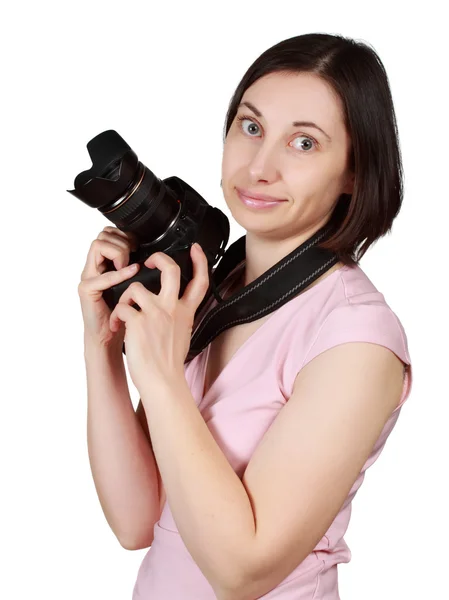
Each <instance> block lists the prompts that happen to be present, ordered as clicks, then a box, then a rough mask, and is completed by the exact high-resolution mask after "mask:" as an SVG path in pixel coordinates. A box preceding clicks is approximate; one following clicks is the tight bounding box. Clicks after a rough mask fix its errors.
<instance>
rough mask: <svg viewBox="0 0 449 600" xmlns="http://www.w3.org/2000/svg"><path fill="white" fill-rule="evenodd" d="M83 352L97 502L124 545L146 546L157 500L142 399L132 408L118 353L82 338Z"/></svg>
mask: <svg viewBox="0 0 449 600" xmlns="http://www.w3.org/2000/svg"><path fill="white" fill-rule="evenodd" d="M84 357H85V362H86V374H87V394H88V412H87V442H88V452H89V461H90V466H91V471H92V476H93V479H94V483H95V488H96V490H97V494H98V498H99V500H100V504H101V507H102V509H103V512H104V515H105V517H106V520H107V522H108V523H109V525H110V527H111V529H112V531H113V532H114V534H115V535H116V537H117V539H118V540H119V542H120V543H121V545H122V546H123V547H124V548H127V549H135V548H137V547H145V546H150V545H151V543H152V541H153V527H154V524H155V523H156V521H158V520H159V518H160V513H161V506H162V502H160V499H159V481H160V474H159V470H158V467H157V464H156V461H155V458H154V453H153V448H152V445H151V439H150V435H149V432H148V424H147V421H146V416H145V412H144V410H143V407H142V403H141V401H139V406H138V407H137V410H136V411H134V408H133V405H132V401H131V397H130V394H129V388H128V382H127V378H126V371H125V365H124V362H123V357H122V355H121V354H120V355H118V354H117V353H116V352H115V353H114V352H112V351H108V350H107V349H105V348H103V347H99V346H94V345H91V344H89V343H85V350H84ZM161 488H162V486H161ZM162 490H163V488H162ZM163 499H164V498H162V500H163Z"/></svg>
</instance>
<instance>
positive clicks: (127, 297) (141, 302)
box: [118, 281, 156, 312]
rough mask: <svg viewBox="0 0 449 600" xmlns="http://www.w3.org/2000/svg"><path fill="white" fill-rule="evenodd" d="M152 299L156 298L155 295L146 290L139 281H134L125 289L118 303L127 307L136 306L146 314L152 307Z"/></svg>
mask: <svg viewBox="0 0 449 600" xmlns="http://www.w3.org/2000/svg"><path fill="white" fill-rule="evenodd" d="M152 297H156V294H153V292H150V291H149V290H147V288H146V287H145V286H144V285H143V284H142V283H140V281H134V282H133V283H131V285H129V286H128V287H127V288H126V290H125V291H124V292H123V294H122V295H121V296H120V298H119V300H118V301H119V303H120V302H122V303H123V304H128V305H129V306H133V305H134V304H137V305H138V306H140V309H141V310H142V311H146V312H148V311H149V310H151V308H152V307H153V306H154V302H153V301H152Z"/></svg>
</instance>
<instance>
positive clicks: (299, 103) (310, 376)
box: [105, 34, 412, 600]
mask: <svg viewBox="0 0 449 600" xmlns="http://www.w3.org/2000/svg"><path fill="white" fill-rule="evenodd" d="M401 177H402V172H401V159H400V151H399V145H398V137H397V128H396V121H395V115H394V108H393V103H392V99H391V94H390V90H389V86H388V80H387V76H386V74H385V71H384V68H383V66H382V63H381V61H380V60H379V58H378V57H377V55H376V54H375V52H374V51H373V50H372V49H371V48H369V47H368V46H366V45H364V44H362V43H356V42H355V41H353V40H351V39H347V38H344V37H340V36H335V35H325V34H308V35H302V36H298V37H294V38H292V39H288V40H285V41H283V42H281V43H279V44H277V45H275V46H274V47H272V48H270V49H269V50H267V51H266V52H264V53H263V54H262V55H261V56H260V57H259V58H258V59H257V60H256V61H255V62H254V64H253V65H252V66H251V67H250V68H249V69H248V71H247V72H246V73H245V75H244V77H243V79H242V81H241V82H240V83H239V85H238V87H237V89H236V91H235V93H234V96H233V98H232V100H231V103H230V106H229V110H228V114H227V118H226V128H225V144H224V153H223V163H222V188H223V194H224V197H225V200H226V203H227V205H228V207H229V209H230V211H231V213H232V215H233V217H234V219H235V220H236V221H237V222H238V223H239V224H240V225H241V226H242V227H243V228H244V229H245V230H246V259H245V261H243V262H242V263H241V264H239V265H238V266H237V267H236V268H235V269H234V270H233V271H232V272H231V273H230V275H229V277H228V278H227V279H226V280H225V281H224V282H223V284H222V286H221V290H220V291H221V295H224V297H225V298H226V297H229V295H231V294H233V293H235V292H236V291H237V290H238V289H241V288H242V287H244V286H247V285H248V284H250V283H251V282H252V281H254V280H255V279H256V278H258V277H259V276H260V275H262V274H263V273H264V272H265V271H267V270H268V269H270V268H271V267H273V266H274V265H275V264H276V263H277V262H278V261H280V260H281V259H283V258H284V257H285V256H286V255H288V254H289V253H290V252H292V251H293V250H294V249H295V248H297V247H298V246H299V245H301V244H303V243H304V242H305V241H306V240H307V239H309V238H310V237H311V236H312V235H313V234H314V233H315V232H316V231H318V230H319V229H321V228H322V227H323V226H324V225H325V224H326V223H330V224H332V227H333V229H332V232H333V235H332V236H331V237H330V238H328V239H327V241H326V244H324V246H325V247H326V248H329V249H331V250H333V251H335V252H337V253H338V256H339V262H338V263H337V264H335V265H334V266H333V267H331V268H330V269H329V270H328V271H326V272H324V273H323V274H322V275H321V276H320V277H319V278H318V279H316V280H315V281H314V282H313V283H312V284H311V285H310V286H309V287H308V288H306V289H305V290H303V291H302V292H301V293H299V294H298V295H297V296H296V297H294V298H293V299H292V300H290V301H289V302H287V303H286V304H284V305H283V306H281V307H280V308H278V309H277V310H275V311H273V312H272V313H269V314H268V315H265V316H264V317H262V318H261V319H259V320H256V321H253V322H251V323H245V324H241V325H237V326H234V327H231V328H229V329H227V330H225V331H224V332H222V333H221V334H220V335H218V336H217V337H216V338H215V339H214V340H213V341H212V342H211V343H210V344H209V346H207V347H206V348H205V349H204V351H203V352H201V353H200V354H199V355H198V356H196V357H195V358H194V359H193V360H192V361H190V362H189V363H187V364H186V366H185V373H184V376H185V382H186V385H187V387H188V391H187V392H186V390H185V388H184V387H183V386H180V387H174V388H173V389H175V390H176V392H177V396H183V400H182V402H177V401H176V399H175V398H173V396H176V394H175V393H174V391H173V389H170V390H169V389H168V388H167V389H166V388H164V387H160V388H158V391H160V396H161V397H163V399H161V398H159V402H154V403H153V404H151V400H150V398H149V396H150V395H151V394H146V397H145V398H144V396H142V401H143V404H144V408H145V411H143V406H142V402H141V403H140V404H139V407H138V410H137V414H138V416H139V420H140V423H141V425H142V428H143V430H144V431H145V433H146V435H147V438H148V440H149V441H150V443H152V449H153V451H154V456H155V459H156V465H157V467H158V476H159V499H160V503H161V505H160V506H161V514H157V515H155V514H154V515H153V516H154V519H153V522H154V521H155V522H154V532H153V531H151V535H150V532H149V529H150V527H149V526H148V527H147V531H142V533H141V534H140V536H137V535H135V536H134V538H133V539H132V540H131V541H129V542H128V544H127V545H126V546H125V547H129V548H133V549H137V548H144V547H147V546H149V545H150V544H151V548H150V550H149V551H148V552H147V554H146V556H145V558H144V560H143V562H142V564H141V567H140V569H139V573H138V577H137V581H136V583H135V587H134V594H133V599H134V600H139V599H142V600H143V599H145V600H146V599H147V598H148V599H150V598H154V599H157V600H163V599H175V598H183V599H185V600H187V599H190V598H191V599H195V600H200V599H201V600H203V599H204V600H206V599H213V598H222V599H227V598H230V599H231V598H232V600H239V599H242V600H250V599H253V598H267V599H271V598H276V599H282V600H290V599H297V598H302V599H310V600H312V599H313V600H318V599H323V600H324V599H326V600H336V599H338V598H339V593H338V577H337V565H338V564H339V563H345V562H349V560H350V558H351V554H350V550H349V548H348V546H347V545H346V543H345V541H344V539H343V536H344V533H345V532H346V530H347V527H348V524H349V518H350V512H351V502H352V499H353V497H354V495H355V493H356V491H357V490H358V488H359V487H360V485H361V483H362V481H363V478H364V474H365V471H366V469H367V468H368V467H369V466H370V465H371V464H373V463H374V461H375V460H376V459H377V457H378V456H379V454H380V452H381V451H382V449H383V447H384V444H385V442H386V440H387V438H388V436H389V434H390V433H391V431H392V429H393V427H394V425H395V423H396V421H397V418H398V416H399V412H400V408H401V407H402V405H403V403H404V402H405V400H406V399H407V398H408V396H409V394H410V389H411V383H412V375H411V360H410V355H409V352H408V347H407V340H406V336H405V332H404V329H403V327H402V325H401V323H400V321H399V319H398V318H397V316H396V315H395V313H394V312H393V311H392V310H391V308H390V307H389V306H388V304H387V302H386V300H385V298H384V296H383V295H382V294H381V293H380V292H379V291H378V290H377V289H376V287H375V286H374V285H373V283H372V282H371V281H370V279H369V278H368V276H367V275H366V274H365V273H364V271H363V270H362V269H361V268H360V266H359V264H358V263H359V261H360V259H361V257H362V256H363V255H364V253H365V252H366V251H367V250H368V248H369V247H370V246H371V245H372V244H373V243H374V242H375V241H376V240H377V239H379V238H380V237H381V236H383V235H385V234H386V233H388V232H389V231H390V230H391V227H392V223H393V220H394V218H395V217H396V215H397V214H398V212H399V209H400V207H401V202H402V179H401ZM257 197H259V200H254V198H257ZM270 201H273V202H272V203H270ZM109 235H112V234H109ZM105 239H106V238H105ZM110 241H111V242H112V237H111V238H110ZM194 256H196V259H195V260H197V261H198V263H197V264H198V265H203V266H204V261H203V263H201V260H203V258H201V259H200V258H199V255H196V254H194ZM161 263H162V261H161ZM153 264H157V266H159V264H158V263H156V262H154V263H153ZM201 268H203V267H201V266H197V269H198V271H199V270H200V269H201ZM215 304H216V300H215V299H214V298H213V297H211V299H210V300H209V302H208V303H207V305H206V306H205V307H204V309H203V311H202V314H201V316H200V319H201V318H202V317H203V316H204V314H206V313H207V312H208V311H209V310H210V309H211V308H212V307H213V306H214V305H215ZM116 318H118V313H117V315H116ZM117 347H119V346H117ZM127 349H128V345H127ZM139 391H140V390H139ZM189 394H191V395H190V396H189ZM144 395H145V392H144ZM190 398H192V399H193V401H194V403H195V407H194V408H197V409H198V410H196V412H195V411H193V410H192V407H191V403H189V402H190ZM160 405H164V408H163V409H162V408H160ZM180 405H182V412H181V408H180ZM164 411H165V415H164V416H163V415H162V413H163V412H164ZM168 414H170V417H168V416H167V415H168ZM196 415H200V417H201V419H197V417H196ZM169 424H170V426H169ZM150 434H151V435H150ZM236 475H237V477H236ZM166 500H168V501H166ZM153 533H154V537H153ZM128 539H129V540H130V539H131V538H130V537H129V538H128Z"/></svg>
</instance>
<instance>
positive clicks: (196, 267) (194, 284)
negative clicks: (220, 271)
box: [181, 245, 209, 312]
mask: <svg viewBox="0 0 449 600" xmlns="http://www.w3.org/2000/svg"><path fill="white" fill-rule="evenodd" d="M190 256H191V257H192V262H193V277H192V279H191V280H190V281H189V283H188V284H187V286H186V289H185V290H184V294H183V295H182V298H181V301H182V302H184V304H186V306H188V307H189V308H190V309H191V310H192V312H195V311H196V309H197V308H198V306H199V305H200V304H201V302H202V301H203V299H204V296H205V295H206V292H207V290H208V289H209V263H208V260H207V256H206V255H205V254H204V252H203V250H202V249H201V247H199V248H197V247H195V246H193V245H192V247H191V248H190Z"/></svg>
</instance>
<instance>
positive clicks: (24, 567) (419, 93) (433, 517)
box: [0, 0, 449, 600]
mask: <svg viewBox="0 0 449 600" xmlns="http://www.w3.org/2000/svg"><path fill="white" fill-rule="evenodd" d="M443 6H444V4H443V3H442V2H436V1H434V2H429V1H428V2H425V3H423V4H422V5H421V6H417V5H416V6H413V5H412V3H402V2H401V3H399V2H397V3H395V2H391V1H390V2H383V3H382V2H379V1H377V2H375V3H361V2H354V3H350V2H337V3H336V2H332V3H331V2H328V3H326V2H322V1H320V2H298V1H295V2H282V1H280V0H277V1H276V2H268V1H265V2H249V1H248V2H244V1H240V2H229V1H228V2H226V3H221V4H219V3H213V2H191V1H190V2H185V3H184V2H178V3H176V2H166V3H160V2H157V3H156V2H154V3H153V2H142V1H140V2H138V1H132V0H128V1H127V3H126V4H125V3H123V2H114V1H111V0H110V1H109V2H104V1H102V2H95V1H89V2H85V1H81V0H78V1H77V2H60V3H57V2H49V1H41V2H36V3H32V2H17V3H14V4H13V3H9V5H8V6H7V7H5V8H3V9H2V15H1V18H0V22H1V36H0V37H1V41H0V43H1V82H2V95H1V103H2V107H1V113H0V114H1V129H0V131H1V153H2V161H1V164H2V172H1V179H2V204H1V206H2V225H1V236H0V240H1V250H2V252H1V259H2V266H1V268H2V277H1V280H2V283H1V295H0V297H1V316H2V331H3V334H4V335H3V340H2V348H3V352H2V362H1V365H2V369H1V371H2V376H1V409H2V415H1V419H0V422H1V431H0V434H1V435H0V443H1V454H0V455H1V460H2V464H1V473H2V485H1V487H2V492H1V496H0V498H1V500H0V502H1V518H2V523H1V538H2V539H1V544H0V546H1V553H2V557H1V563H0V564H1V567H0V569H1V572H2V575H1V578H0V596H1V597H2V598H5V599H8V600H15V599H21V600H23V599H25V598H38V597H39V598H41V597H42V598H46V599H47V600H61V599H63V598H64V600H71V599H75V598H76V599H79V598H86V599H92V600H93V599H94V598H95V599H100V598H101V599H103V598H104V599H106V598H107V599H108V600H113V599H120V600H124V599H130V598H131V594H132V589H133V585H134V581H135V578H136V576H137V571H138V568H139V566H140V563H141V561H142V559H143V557H144V555H145V553H146V552H147V550H139V551H136V552H132V551H127V550H125V549H123V548H122V547H121V546H120V544H119V542H118V541H117V539H116V538H115V536H114V534H113V533H112V531H111V530H110V528H109V526H108V524H107V522H106V519H105V517H104V515H103V512H102V510H101V507H100V504H99V501H98V498H97V495H96V492H95V487H94V483H93V479H92V476H91V472H90V467H89V461H88V453H87V442H86V416H87V395H86V382H85V370H84V357H83V322H82V316H81V310H80V305H79V299H78V294H77V286H78V283H79V279H80V274H81V271H82V269H83V266H84V262H85V258H86V256H87V252H88V250H89V246H90V244H91V242H92V240H93V239H95V238H96V237H97V235H98V233H99V232H100V231H101V230H102V229H103V227H105V226H106V225H109V224H110V222H109V221H107V220H106V219H105V217H103V216H102V215H101V214H100V213H99V212H98V211H95V210H92V209H90V208H89V207H87V205H85V204H84V203H82V202H81V201H79V200H77V199H76V198H75V197H74V196H71V195H70V194H68V193H67V192H66V190H68V189H73V180H74V178H75V176H76V174H77V173H78V172H80V171H81V170H84V169H87V168H89V166H90V161H89V157H88V153H87V149H86V144H87V142H88V141H89V140H90V139H91V138H92V137H94V136H95V135H97V134H98V133H100V132H101V131H104V130H106V129H116V130H117V131H118V132H119V133H120V134H121V135H122V136H123V137H124V138H125V139H126V141H127V142H128V143H129V144H130V145H131V147H132V148H133V149H134V150H135V151H136V152H137V154H138V156H139V158H140V159H141V160H142V161H143V162H144V163H145V164H146V165H148V166H149V167H150V168H151V170H153V171H154V173H155V174H156V175H157V176H158V177H160V178H166V177H169V176H172V175H177V176H178V177H180V178H181V179H184V180H185V181H187V182H188V183H189V184H190V185H191V186H192V187H193V188H195V189H196V190H198V192H199V193H200V194H201V195H203V197H205V198H206V199H207V201H208V202H209V203H210V204H211V205H214V206H217V207H219V208H220V209H221V210H222V211H223V212H224V213H225V214H226V215H227V216H228V218H230V219H231V215H230V212H229V211H228V209H227V207H226V205H225V202H224V199H223V197H222V192H221V188H220V179H221V154H222V133H223V127H224V119H225V113H226V110H227V107H228V102H229V100H230V98H231V96H232V94H233V91H234V89H235V87H236V86H237V84H238V82H239V81H240V78H241V77H242V76H243V74H244V72H245V71H246V69H247V68H248V67H249V65H250V64H251V63H252V62H253V61H254V60H255V59H256V58H257V57H258V56H259V55H260V54H261V53H262V52H263V51H265V50H266V49H267V48H268V47H270V46H272V45H273V44H275V43H277V42H279V41H281V40H282V39H286V38H288V37H292V36H295V35H300V34H303V33H310V32H322V33H339V34H343V35H346V36H350V37H354V38H355V39H358V40H362V41H366V42H368V43H369V44H371V45H372V46H373V47H374V49H375V50H376V51H377V52H378V54H379V55H380V57H381V60H382V62H383V64H384V65H385V68H386V70H387V73H388V76H389V79H390V84H391V90H392V93H393V99H394V103H395V109H396V113H397V119H398V125H399V133H400V142H401V149H402V153H403V162H404V171H405V199H404V204H403V208H402V211H401V213H400V215H399V216H398V218H397V219H396V221H395V223H394V226H393V231H392V234H391V235H389V236H387V237H386V238H383V239H382V240H380V241H379V242H378V243H377V244H376V245H375V246H374V247H372V248H371V250H370V251H369V252H368V254H367V255H365V257H364V258H363V259H362V262H361V267H362V268H363V269H364V270H365V272H366V273H367V274H368V276H369V277H370V278H371V280H372V281H373V282H374V284H375V285H376V287H377V288H378V289H379V290H380V291H381V292H382V293H383V294H384V295H385V297H386V300H387V302H388V303H389V304H390V306H391V307H392V309H393V310H394V311H395V312H396V314H397V315H398V316H399V318H400V320H401V322H402V324H403V326H404V328H405V331H406V333H407V337H408V342H409V350H410V354H411V357H412V361H413V367H414V387H413V390H412V393H411V396H410V398H409V400H408V401H407V403H406V404H405V406H404V408H403V409H402V413H401V416H400V418H399V421H398V423H397V425H396V428H395V430H394V431H393V433H392V435H391V437H390V439H389V440H388V441H387V444H386V447H385V448H384V451H383V453H382V455H381V456H380V458H379V459H378V461H377V462H376V463H375V465H373V467H372V468H371V469H369V471H368V473H367V476H366V479H365V482H364V484H363V486H362V488H361V489H360V491H359V492H358V494H357V496H356V498H355V500H354V502H353V514H352V520H351V523H350V525H349V530H348V532H347V534H346V536H345V539H346V541H347V543H348V544H349V547H350V549H351V551H352V561H351V562H350V563H349V564H347V565H342V566H341V567H339V585H340V594H341V598H342V600H360V599H362V598H363V600H379V598H382V600H393V599H394V600H396V599H397V598H401V599H402V598H404V599H405V598H408V599H409V598H413V599H414V598H416V599H423V598H443V597H444V596H445V592H444V589H446V591H447V575H446V570H447V540H448V534H449V531H448V519H447V506H449V498H448V494H447V491H445V490H446V489H447V482H446V478H447V472H448V468H447V459H448V458H449V456H448V454H449V453H448V451H447V427H448V409H447V403H448V394H447V387H446V386H445V383H446V382H445V379H446V375H447V371H448V367H447V357H448V352H447V343H446V342H447V337H448V334H449V331H448V318H447V297H446V296H445V294H444V290H445V289H447V265H446V254H445V252H446V248H447V219H448V216H449V212H448V208H447V206H448V186H447V174H448V158H449V157H448V151H447V148H448V140H449V128H448V121H447V59H448V50H447V43H446V39H447V35H445V32H444V31H443V22H444V19H443ZM243 234H244V231H243V230H242V229H241V228H240V226H239V225H238V224H237V223H236V222H235V221H231V236H230V240H229V243H232V242H233V241H235V240H236V239H237V238H239V237H240V236H241V235H243ZM130 389H131V395H132V398H133V402H134V405H135V406H136V405H137V401H138V393H137V390H136V389H135V388H134V387H132V383H131V382H130ZM154 600H157V599H154ZM174 600H177V599H174Z"/></svg>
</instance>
